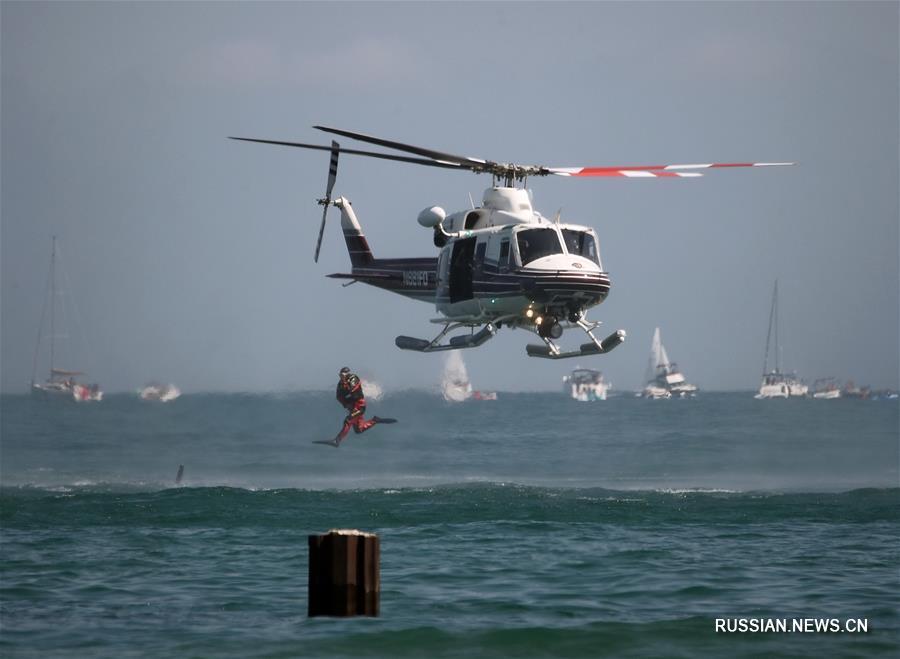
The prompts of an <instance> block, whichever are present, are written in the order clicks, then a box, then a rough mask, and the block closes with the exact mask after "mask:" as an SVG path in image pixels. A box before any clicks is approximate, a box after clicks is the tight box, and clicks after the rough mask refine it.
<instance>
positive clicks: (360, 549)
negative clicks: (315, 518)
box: [309, 529, 381, 617]
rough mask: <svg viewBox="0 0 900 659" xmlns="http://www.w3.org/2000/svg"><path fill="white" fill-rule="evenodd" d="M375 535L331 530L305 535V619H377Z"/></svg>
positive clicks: (378, 584) (378, 553)
mask: <svg viewBox="0 0 900 659" xmlns="http://www.w3.org/2000/svg"><path fill="white" fill-rule="evenodd" d="M380 560H381V549H380V547H379V544H378V536H377V535H375V534H374V533H363V532H362V531H355V530H350V529H332V530H331V531H329V532H328V533H326V534H325V535H311V536H309V616H310V617H312V616H377V615H378V600H379V595H380V591H381V576H380V573H379V572H380V570H379V562H380Z"/></svg>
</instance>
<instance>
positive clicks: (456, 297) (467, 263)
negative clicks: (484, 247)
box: [450, 238, 484, 303]
mask: <svg viewBox="0 0 900 659" xmlns="http://www.w3.org/2000/svg"><path fill="white" fill-rule="evenodd" d="M476 240H477V238H465V239H463V240H457V241H456V242H455V243H453V255H452V256H451V257H450V302H451V303H453V302H462V301H463V300H471V299H472V274H473V270H474V265H475V264H474V260H475V241H476ZM483 255H484V253H483V252H482V256H483Z"/></svg>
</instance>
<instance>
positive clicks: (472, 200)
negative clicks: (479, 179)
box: [469, 192, 475, 210]
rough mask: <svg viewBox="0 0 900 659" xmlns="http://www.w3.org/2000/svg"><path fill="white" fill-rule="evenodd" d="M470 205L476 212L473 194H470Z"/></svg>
mask: <svg viewBox="0 0 900 659" xmlns="http://www.w3.org/2000/svg"><path fill="white" fill-rule="evenodd" d="M469 203H470V204H471V205H472V210H475V200H474V199H473V198H472V193H471V192H470V193H469Z"/></svg>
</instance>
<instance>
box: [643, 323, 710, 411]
mask: <svg viewBox="0 0 900 659" xmlns="http://www.w3.org/2000/svg"><path fill="white" fill-rule="evenodd" d="M645 380H646V382H647V384H646V386H645V387H644V390H643V391H642V392H641V395H642V396H643V397H644V398H653V399H659V398H672V397H673V396H674V397H678V398H688V397H693V396H694V395H695V394H696V393H697V385H694V384H690V383H689V382H688V381H687V380H685V378H684V375H683V374H682V373H681V371H680V370H678V364H676V363H675V362H673V361H670V360H669V355H668V353H667V352H666V348H665V346H663V344H662V340H661V339H660V336H659V328H658V327H657V328H656V331H654V332H653V341H652V342H651V343H650V361H649V363H648V364H647V374H646V377H645Z"/></svg>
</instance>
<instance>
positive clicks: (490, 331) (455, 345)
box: [394, 323, 497, 352]
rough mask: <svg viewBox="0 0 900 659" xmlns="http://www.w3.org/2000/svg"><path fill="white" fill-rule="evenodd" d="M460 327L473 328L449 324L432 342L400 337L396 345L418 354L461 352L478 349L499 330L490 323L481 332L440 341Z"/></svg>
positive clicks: (465, 325)
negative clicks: (441, 351) (448, 351)
mask: <svg viewBox="0 0 900 659" xmlns="http://www.w3.org/2000/svg"><path fill="white" fill-rule="evenodd" d="M460 327H471V325H467V324H466V323H448V324H447V325H446V326H445V327H444V329H443V330H441V333H440V334H438V335H437V336H436V337H434V338H433V339H432V340H431V341H426V340H425V339H417V338H415V337H412V336H398V337H397V338H396V339H394V343H395V344H396V345H397V347H398V348H400V349H401V350H415V351H416V352H438V351H440V350H461V349H462V348H477V347H478V346H480V345H481V344H483V343H484V342H485V341H487V340H488V339H490V338H492V337H493V336H494V334H496V333H497V328H496V327H494V325H493V323H488V324H487V325H485V326H484V327H482V328H481V329H480V330H479V331H477V332H473V333H472V334H462V335H459V336H452V337H450V340H449V341H448V342H447V343H443V344H442V343H440V340H441V339H443V338H444V337H445V336H447V333H448V332H451V331H452V330H455V329H458V328H460Z"/></svg>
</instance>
